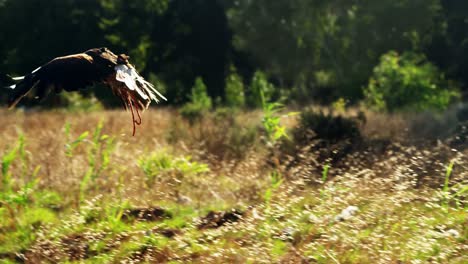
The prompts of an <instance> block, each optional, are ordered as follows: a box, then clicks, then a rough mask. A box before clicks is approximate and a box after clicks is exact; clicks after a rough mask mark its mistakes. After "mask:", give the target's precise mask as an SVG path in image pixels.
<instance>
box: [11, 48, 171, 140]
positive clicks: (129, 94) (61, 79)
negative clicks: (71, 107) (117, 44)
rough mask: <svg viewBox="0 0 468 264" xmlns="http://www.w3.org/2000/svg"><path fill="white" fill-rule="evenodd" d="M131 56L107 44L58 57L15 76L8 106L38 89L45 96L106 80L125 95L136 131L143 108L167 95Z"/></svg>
mask: <svg viewBox="0 0 468 264" xmlns="http://www.w3.org/2000/svg"><path fill="white" fill-rule="evenodd" d="M128 59H129V57H128V56H127V55H125V54H120V55H115V54H114V53H113V52H112V51H110V50H109V49H107V48H95V49H90V50H88V51H85V52H84V53H79V54H73V55H68V56H64V57H58V58H55V59H53V60H51V61H49V62H48V63H46V64H44V65H42V66H41V67H39V68H37V69H35V70H34V71H32V72H31V73H30V74H28V75H26V76H23V77H15V78H11V81H13V82H18V83H16V84H14V85H11V86H9V87H10V88H11V89H13V90H12V92H11V95H10V97H9V99H8V107H9V108H12V107H14V106H15V105H16V104H17V103H18V102H19V101H20V100H21V98H23V97H24V96H26V95H27V94H28V93H29V92H30V91H31V90H33V91H35V94H34V95H35V96H34V97H35V98H37V99H42V98H44V97H45V96H46V95H47V94H49V92H51V91H55V92H56V93H59V92H61V91H62V90H65V91H67V92H70V91H77V90H79V89H82V88H85V87H86V86H90V85H93V84H95V83H103V84H105V85H107V86H108V87H110V88H111V89H112V91H113V93H114V94H115V95H116V96H118V97H120V98H121V99H122V102H123V104H124V106H125V109H126V110H130V111H131V113H132V120H133V135H135V130H136V125H140V124H141V112H143V111H144V110H146V109H148V106H149V104H150V103H151V101H155V102H159V98H161V99H164V100H167V99H166V98H165V97H164V96H163V95H162V94H161V93H159V92H158V90H156V88H155V87H154V86H153V85H152V84H151V83H149V82H147V81H146V80H145V79H143V77H141V76H140V75H139V74H138V72H137V71H136V70H135V67H134V66H133V65H131V64H130V63H129V61H128Z"/></svg>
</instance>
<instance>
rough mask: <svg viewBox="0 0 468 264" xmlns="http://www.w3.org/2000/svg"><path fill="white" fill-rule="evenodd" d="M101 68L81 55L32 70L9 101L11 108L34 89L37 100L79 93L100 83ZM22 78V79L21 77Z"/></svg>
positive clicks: (87, 57) (102, 71) (53, 61)
mask: <svg viewBox="0 0 468 264" xmlns="http://www.w3.org/2000/svg"><path fill="white" fill-rule="evenodd" d="M104 71H105V70H103V69H98V67H97V66H96V64H95V63H94V59H93V58H92V57H91V56H89V55H86V54H83V53H80V54H75V55H70V56H65V57H58V58H55V59H53V60H51V61H50V62H48V63H46V64H44V65H43V66H41V67H39V68H37V69H36V70H34V71H32V72H31V73H30V74H28V75H26V76H24V78H23V79H22V80H21V81H20V82H19V83H18V84H16V85H12V86H10V88H12V89H13V90H12V91H11V95H10V97H9V100H8V107H10V108H11V107H14V106H15V105H16V104H17V103H18V102H19V101H20V100H21V99H22V98H23V97H24V96H25V95H27V94H28V93H29V92H30V91H31V90H35V91H34V92H35V96H34V97H35V98H38V99H42V98H44V97H45V96H46V95H47V94H49V93H50V92H51V91H55V92H57V93H58V92H61V91H62V90H65V91H76V90H79V89H82V88H85V87H86V86H88V85H92V84H93V83H96V82H99V81H100V80H101V79H102V77H101V76H102V74H109V73H112V70H111V68H110V70H108V72H107V73H106V72H104ZM19 78H21V77H19Z"/></svg>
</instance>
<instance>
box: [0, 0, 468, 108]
mask: <svg viewBox="0 0 468 264" xmlns="http://www.w3.org/2000/svg"><path fill="white" fill-rule="evenodd" d="M0 36H1V39H2V41H0V72H1V73H9V74H16V75H23V74H25V73H27V72H29V71H31V70H32V69H34V68H36V67H37V66H39V65H41V64H43V63H45V62H47V61H49V60H50V59H51V58H54V57H57V56H61V55H65V54H70V53H76V52H81V51H84V50H86V49H88V48H92V47H99V46H107V47H109V48H111V49H112V50H114V51H115V52H117V53H127V54H129V55H130V56H131V60H132V62H133V63H134V64H135V65H136V67H137V68H138V70H140V71H141V72H142V73H143V75H145V76H146V77H147V78H149V79H150V80H151V81H154V82H156V83H158V84H159V85H160V87H162V88H163V89H164V90H165V91H164V92H165V94H166V95H167V97H168V98H170V102H169V103H170V104H182V103H185V102H187V101H189V100H190V94H191V88H192V87H193V86H194V83H195V80H196V79H197V78H198V77H200V78H201V79H202V80H203V83H204V84H206V87H207V91H208V94H209V95H210V96H211V97H212V98H213V99H215V98H221V100H222V101H224V102H226V92H225V88H226V80H230V78H231V77H232V76H231V75H232V72H231V70H232V69H233V68H235V69H236V74H238V75H239V80H242V82H244V84H245V85H244V89H245V91H244V94H245V95H246V96H248V95H249V94H252V93H254V92H252V91H249V89H250V86H249V83H251V80H252V77H253V75H254V73H255V72H256V71H260V72H262V73H264V74H265V76H266V77H267V78H268V80H269V82H271V83H272V84H273V85H274V86H272V89H274V90H275V91H273V94H275V95H276V97H280V96H281V95H283V96H286V97H287V98H288V99H289V100H295V101H297V102H309V101H311V100H312V101H315V102H320V103H330V102H332V101H334V100H336V99H338V98H346V99H347V100H349V101H350V102H357V101H359V100H361V99H363V97H364V96H365V93H364V91H365V90H366V89H365V87H366V86H367V85H368V83H369V80H370V79H371V77H372V74H373V69H374V68H375V67H377V65H378V64H379V59H380V58H381V56H382V55H384V54H387V53H388V52H391V51H393V52H396V53H397V54H404V53H405V52H413V53H416V54H419V55H421V56H424V57H426V58H427V60H428V62H429V63H431V64H433V65H434V67H436V68H437V70H438V71H440V73H441V74H444V76H446V78H448V79H450V80H451V81H453V82H454V83H457V86H458V87H459V88H460V89H461V90H462V91H466V90H467V89H468V87H467V84H468V2H467V1H460V0H381V1H372V0H359V1H358V0H275V1H267V0H224V1H223V0H140V1H124V0H50V1H42V0H0ZM437 74H439V73H437ZM96 91H97V92H96V93H97V96H98V97H99V98H100V99H102V100H103V102H106V104H107V105H113V103H114V102H113V101H112V100H109V98H111V96H110V93H109V92H108V91H106V90H105V89H96Z"/></svg>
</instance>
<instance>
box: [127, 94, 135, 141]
mask: <svg viewBox="0 0 468 264" xmlns="http://www.w3.org/2000/svg"><path fill="white" fill-rule="evenodd" d="M127 101H128V105H129V106H130V111H131V112H132V121H133V122H132V123H133V134H132V136H135V131H136V122H135V114H134V113H133V103H132V99H131V96H130V95H128V97H127Z"/></svg>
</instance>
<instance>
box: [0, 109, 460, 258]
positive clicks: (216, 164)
mask: <svg viewBox="0 0 468 264" xmlns="http://www.w3.org/2000/svg"><path fill="white" fill-rule="evenodd" d="M350 115H352V114H350ZM261 119H262V112H259V111H257V112H236V113H234V114H233V113H231V112H230V111H225V112H222V111H218V113H216V114H215V113H212V114H210V115H209V116H207V117H205V118H203V119H202V120H199V121H197V122H195V123H194V124H192V125H190V124H189V123H188V122H187V121H185V120H184V119H182V118H181V117H180V116H179V115H178V114H177V111H176V110H170V109H159V110H158V109H154V110H152V111H150V112H147V113H145V115H144V119H143V125H142V126H140V127H138V128H137V133H136V136H135V137H132V136H131V132H132V127H131V119H130V117H129V113H125V112H122V111H103V112H91V113H68V112H60V111H58V112H22V111H16V112H15V111H2V112H0V122H1V124H2V126H0V135H1V138H0V160H1V162H2V172H1V175H0V176H1V183H0V263H57V262H60V263H140V262H143V263H467V262H468V257H467V256H468V245H467V244H468V211H467V208H468V207H467V206H468V205H467V200H466V198H467V194H468V187H467V186H468V176H467V175H468V159H467V153H468V150H467V148H466V147H467V146H468V143H467V142H465V139H466V136H468V130H466V129H465V128H464V127H463V126H462V125H460V124H456V123H454V121H453V120H452V119H453V118H452V117H451V116H450V115H447V116H446V117H438V118H433V119H431V117H421V116H417V117H405V116H387V115H377V114H372V113H367V114H366V122H363V120H361V122H360V123H359V122H356V124H357V125H356V126H355V127H354V128H355V129H354V130H353V131H351V132H352V133H346V131H344V130H343V129H344V128H347V126H346V124H347V123H346V122H344V123H343V122H341V121H337V122H335V123H336V124H338V125H336V126H337V128H336V127H335V126H334V125H330V126H328V125H327V124H328V123H326V122H325V121H324V122H325V123H324V125H319V126H318V129H317V131H314V132H312V131H309V130H308V129H307V127H304V125H301V124H304V122H301V121H300V120H299V117H298V116H296V117H289V118H288V119H284V120H283V124H286V126H287V127H288V131H289V132H288V133H289V135H290V137H289V139H284V140H281V141H279V142H276V143H275V144H271V143H270V142H266V138H265V133H264V131H263V129H262V123H261ZM346 120H348V119H346ZM324 127H327V129H322V128H324ZM356 129H357V130H356ZM321 130H323V131H321ZM343 131H344V132H343Z"/></svg>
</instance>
